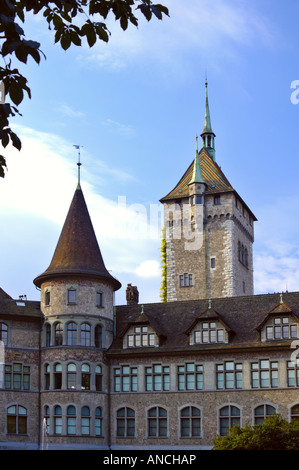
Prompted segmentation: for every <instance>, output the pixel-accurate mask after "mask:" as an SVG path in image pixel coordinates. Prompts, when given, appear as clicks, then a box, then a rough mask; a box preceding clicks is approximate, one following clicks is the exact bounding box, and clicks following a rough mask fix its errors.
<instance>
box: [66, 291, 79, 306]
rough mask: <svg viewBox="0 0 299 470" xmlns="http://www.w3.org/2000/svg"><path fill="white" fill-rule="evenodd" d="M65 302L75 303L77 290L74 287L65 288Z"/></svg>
mask: <svg viewBox="0 0 299 470" xmlns="http://www.w3.org/2000/svg"><path fill="white" fill-rule="evenodd" d="M67 303H68V304H69V305H70V304H76V303H77V291H76V289H68V290H67Z"/></svg>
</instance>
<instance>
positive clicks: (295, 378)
mask: <svg viewBox="0 0 299 470" xmlns="http://www.w3.org/2000/svg"><path fill="white" fill-rule="evenodd" d="M287 374H288V387H299V363H298V362H297V363H296V365H295V364H293V362H292V361H288V362H287Z"/></svg>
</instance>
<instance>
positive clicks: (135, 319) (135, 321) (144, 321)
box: [119, 306, 163, 338]
mask: <svg viewBox="0 0 299 470" xmlns="http://www.w3.org/2000/svg"><path fill="white" fill-rule="evenodd" d="M139 325H150V326H151V327H152V328H153V330H154V331H155V332H156V334H157V335H158V336H160V337H163V335H162V334H161V332H160V331H159V326H158V325H157V322H156V321H155V319H154V318H152V319H150V318H149V317H148V315H147V314H146V313H145V312H144V308H143V306H142V310H141V312H138V313H136V314H135V315H132V316H131V318H130V321H129V322H128V323H127V324H126V326H125V327H124V329H123V330H122V331H121V332H120V334H119V337H120V338H123V337H124V335H125V334H126V333H127V331H128V330H129V329H130V328H131V326H139Z"/></svg>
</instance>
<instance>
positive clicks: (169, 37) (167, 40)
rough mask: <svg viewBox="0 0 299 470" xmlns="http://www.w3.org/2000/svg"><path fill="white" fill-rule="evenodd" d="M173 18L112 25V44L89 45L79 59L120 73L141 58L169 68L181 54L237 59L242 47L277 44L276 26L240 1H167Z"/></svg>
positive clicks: (166, 4) (84, 62) (110, 23)
mask: <svg viewBox="0 0 299 470" xmlns="http://www.w3.org/2000/svg"><path fill="white" fill-rule="evenodd" d="M162 3H163V5H165V6H167V7H168V8H169V12H170V17H169V18H168V17H166V16H164V18H163V20H162V21H159V20H157V19H156V18H155V17H153V18H152V20H151V21H150V22H147V21H146V20H145V19H144V18H143V17H140V19H139V28H138V29H137V28H136V27H135V26H133V25H129V27H128V29H127V30H126V31H122V30H121V28H120V26H119V22H115V21H114V20H113V21H112V20H111V22H107V24H108V28H109V30H110V31H111V36H110V40H109V42H108V44H102V43H101V42H99V43H97V44H96V45H95V46H94V47H92V48H91V49H89V48H88V46H84V49H85V50H84V54H82V53H81V54H80V55H79V58H78V60H79V61H80V62H81V63H82V64H84V65H86V64H96V65H97V66H98V67H103V66H105V67H106V69H107V68H108V69H110V70H114V71H118V70H121V69H123V68H124V67H126V66H127V65H128V64H130V63H132V61H133V60H135V59H136V57H139V58H140V57H144V58H145V59H146V60H147V61H148V60H149V59H152V58H154V59H155V60H157V61H159V62H160V63H163V64H164V65H166V64H167V65H169V64H170V63H171V64H173V65H174V64H175V63H178V62H180V60H179V56H180V53H181V52H182V51H184V52H186V51H188V52H190V53H198V52H200V53H202V54H203V55H204V56H208V55H211V53H212V55H216V56H217V57H218V58H222V57H223V56H226V57H229V56H232V57H234V56H235V53H236V52H235V48H236V46H238V45H243V46H250V45H251V44H255V45H256V44H259V46H261V45H263V46H266V47H268V46H269V45H271V43H272V42H273V33H272V32H271V31H272V29H273V28H272V25H270V24H269V22H268V20H267V18H264V17H262V16H261V14H260V12H259V11H255V10H254V7H252V5H249V4H248V2H240V1H239V0H238V1H237V0H229V1H228V0H213V2H211V1H210V0H189V1H188V2H182V1H181V0H164V1H163V2H162Z"/></svg>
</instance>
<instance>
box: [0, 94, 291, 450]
mask: <svg viewBox="0 0 299 470" xmlns="http://www.w3.org/2000/svg"><path fill="white" fill-rule="evenodd" d="M201 137H202V148H201V149H200V151H198V148H197V145H196V152H195V158H194V160H193V161H192V163H191V164H190V166H189V168H188V170H187V171H186V173H185V174H184V175H183V177H182V179H181V180H180V182H179V183H178V185H177V186H175V188H174V189H173V190H172V191H171V192H170V193H169V194H168V195H167V196H165V197H164V198H163V199H162V200H161V202H162V203H163V205H164V212H165V226H166V229H167V230H166V232H167V243H166V258H167V261H166V267H167V269H166V271H167V302H165V303H151V304H145V305H140V304H139V295H138V289H137V287H136V286H132V285H131V284H128V286H127V291H126V294H127V305H122V306H115V305H114V292H115V291H116V290H118V289H119V288H120V287H121V284H120V283H119V281H118V280H117V279H115V278H114V277H113V276H112V275H111V274H110V273H109V272H108V271H107V269H106V267H105V264H104V261H103V258H102V255H101V251H100V248H99V245H98V242H97V239H96V235H95V232H94V229H93V226H92V222H91V220H90V216H89V213H88V208H87V205H86V202H85V199H84V195H83V191H82V188H81V186H80V183H78V187H77V188H76V190H75V193H74V196H73V200H72V202H71V205H70V208H69V212H68V214H67V217H66V220H65V223H64V226H63V228H62V231H61V235H60V238H59V240H58V243H57V247H56V250H55V252H54V254H53V258H52V260H51V262H50V265H49V267H48V268H47V269H46V270H45V271H44V272H43V273H42V274H40V275H38V276H37V277H36V278H35V279H34V284H35V285H36V287H37V288H38V289H40V295H41V298H40V301H39V302H36V301H30V300H27V299H26V298H20V299H17V300H16V299H13V298H11V297H10V296H9V294H7V293H6V292H4V291H3V290H2V289H0V340H1V342H0V449H49V450H52V449H53V450H54V449H99V450H100V449H172V450H173V449H186V450H187V449H199V450H200V449H211V448H212V446H213V439H214V437H215V435H216V434H217V433H218V434H221V435H225V433H226V432H227V430H228V429H229V428H230V427H231V426H232V425H233V424H237V425H240V426H244V425H245V424H247V423H249V424H255V423H261V422H262V421H263V420H264V419H265V417H266V416H268V415H271V414H273V413H275V412H277V413H279V414H281V416H282V417H284V418H286V419H287V420H292V419H299V395H298V389H299V362H297V348H298V345H299V292H293V293H284V294H283V295H282V294H267V295H254V294H253V265H252V244H253V240H254V227H253V225H254V222H255V221H256V218H255V216H254V214H253V213H252V212H251V210H250V209H249V208H248V206H247V205H246V204H245V202H244V201H243V200H242V199H241V197H240V196H239V195H238V194H237V192H236V191H235V190H234V189H233V188H232V186H231V185H230V183H229V182H228V180H227V179H226V177H225V175H224V174H223V172H222V170H221V169H220V167H219V166H218V164H217V163H216V153H215V134H214V132H213V131H212V127H211V120H210V112H209V105H208V97H207V94H206V110H205V126H204V131H203V133H202V134H201ZM79 169H80V168H79ZM79 181H80V180H79Z"/></svg>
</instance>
